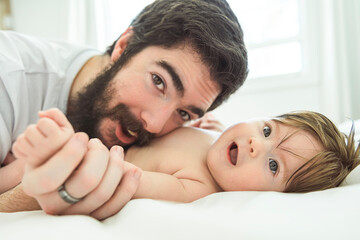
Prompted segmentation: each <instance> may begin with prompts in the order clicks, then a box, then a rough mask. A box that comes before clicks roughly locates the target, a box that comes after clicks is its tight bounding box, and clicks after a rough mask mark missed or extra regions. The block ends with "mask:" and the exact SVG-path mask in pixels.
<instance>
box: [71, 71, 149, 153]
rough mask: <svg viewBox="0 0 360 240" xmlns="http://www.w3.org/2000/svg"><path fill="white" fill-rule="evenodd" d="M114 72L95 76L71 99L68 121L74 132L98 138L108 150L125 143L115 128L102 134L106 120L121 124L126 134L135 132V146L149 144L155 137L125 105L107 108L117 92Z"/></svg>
mask: <svg viewBox="0 0 360 240" xmlns="http://www.w3.org/2000/svg"><path fill="white" fill-rule="evenodd" d="M115 73H116V69H114V66H112V67H111V68H109V69H108V70H106V71H105V72H104V73H102V74H101V75H99V76H98V77H96V79H95V80H94V81H93V82H91V83H90V84H89V85H88V86H86V87H85V88H84V89H83V90H82V91H81V92H80V93H79V94H78V95H77V96H76V97H75V98H72V99H69V104H68V110H67V118H68V119H69V121H70V123H71V124H72V126H73V127H74V130H75V132H85V133H87V134H88V135H89V137H90V138H99V139H100V140H101V141H102V142H103V143H104V144H105V145H106V146H107V147H108V148H110V147H111V146H113V145H120V146H125V144H124V143H122V142H121V141H120V140H119V139H118V138H117V137H116V134H115V129H116V128H115V129H107V132H100V129H99V128H100V123H101V121H102V120H103V119H111V120H112V121H113V122H115V123H116V124H119V123H120V124H121V126H122V131H123V132H124V133H128V131H127V130H131V131H132V132H136V133H137V140H136V141H135V143H134V144H137V145H140V146H142V145H146V144H148V143H149V142H150V140H151V138H153V134H151V133H149V132H147V131H146V130H145V129H144V128H143V126H142V124H141V122H139V121H138V120H137V119H136V117H135V116H133V114H132V113H131V112H130V111H129V108H128V107H127V106H126V105H125V104H118V105H116V106H115V107H113V108H110V109H109V108H108V103H109V101H110V100H111V99H113V98H114V97H115V89H111V85H112V84H111V79H112V77H113V76H114V75H115ZM104 135H105V136H106V138H105V136H104ZM106 139H107V140H106ZM109 139H110V140H109Z"/></svg>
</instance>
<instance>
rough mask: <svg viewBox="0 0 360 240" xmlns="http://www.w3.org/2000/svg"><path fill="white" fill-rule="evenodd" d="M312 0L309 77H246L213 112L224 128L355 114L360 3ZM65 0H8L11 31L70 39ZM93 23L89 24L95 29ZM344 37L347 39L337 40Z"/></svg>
mask: <svg viewBox="0 0 360 240" xmlns="http://www.w3.org/2000/svg"><path fill="white" fill-rule="evenodd" d="M311 2H312V3H313V4H312V5H311V8H309V9H307V10H306V11H307V12H308V13H309V19H308V21H310V20H312V21H313V22H314V23H316V24H315V26H311V28H310V29H308V31H309V34H310V35H311V36H312V38H315V41H313V44H312V45H311V46H306V47H307V52H308V53H310V54H312V58H311V59H313V60H314V61H313V62H311V63H310V62H306V63H304V66H306V67H307V71H306V74H308V75H306V76H305V77H304V76H302V78H301V79H302V80H297V81H294V82H295V84H288V83H289V82H291V81H290V79H287V80H286V78H285V79H275V80H274V79H271V81H268V80H264V79H263V80H258V81H249V80H247V81H246V82H245V84H244V86H243V87H242V88H241V89H240V90H239V91H238V92H237V93H236V94H235V95H233V96H232V97H230V99H229V101H228V102H227V103H225V104H224V105H223V106H221V107H220V108H218V109H217V110H215V114H216V116H217V117H218V118H219V119H220V120H221V121H222V122H224V123H225V124H226V125H227V126H228V125H231V124H233V123H235V122H236V121H239V120H243V119H247V118H252V117H259V116H274V115H277V114H281V113H284V112H288V111H292V110H300V109H307V110H314V111H318V112H321V113H324V114H325V115H327V116H329V117H330V118H331V119H332V120H333V121H335V122H336V123H339V122H341V121H344V120H346V119H347V118H353V119H355V118H356V119H357V118H360V108H359V104H358V103H359V102H360V79H359V76H360V70H358V69H360V68H359V62H360V47H359V42H360V39H359V38H360V37H359V36H360V26H359V24H360V22H359V20H357V21H355V20H356V19H359V16H360V12H359V8H360V1H357V0H318V1H311ZM70 4H71V0H31V1H29V0H11V8H12V13H13V27H14V30H16V31H20V32H24V33H28V34H32V35H38V36H42V37H49V38H57V39H63V40H69V39H70V38H69V26H70V25H71V24H72V23H70V21H69V15H70V13H69V6H70ZM354 9H357V10H355V11H354ZM347 10H349V11H350V10H351V13H349V14H348V11H347ZM122 11H126V7H125V5H124V8H122V9H119V14H121V12H122ZM311 18H313V19H311ZM69 24H70V25H69ZM92 24H93V23H92ZM92 24H89V25H91V26H88V27H89V28H91V27H94V26H93V25H92ZM123 30H124V29H121V30H119V31H123ZM119 33H120V32H119ZM344 36H347V37H346V38H345V39H341V38H344ZM313 40H314V39H313ZM292 77H293V76H292ZM299 79H300V78H299Z"/></svg>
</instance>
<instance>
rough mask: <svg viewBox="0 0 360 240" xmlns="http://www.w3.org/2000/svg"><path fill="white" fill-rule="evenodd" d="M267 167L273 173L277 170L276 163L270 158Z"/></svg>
mask: <svg viewBox="0 0 360 240" xmlns="http://www.w3.org/2000/svg"><path fill="white" fill-rule="evenodd" d="M269 168H270V171H271V172H272V173H273V174H275V173H276V172H277V170H278V163H277V162H276V161H275V160H272V159H270V160H269Z"/></svg>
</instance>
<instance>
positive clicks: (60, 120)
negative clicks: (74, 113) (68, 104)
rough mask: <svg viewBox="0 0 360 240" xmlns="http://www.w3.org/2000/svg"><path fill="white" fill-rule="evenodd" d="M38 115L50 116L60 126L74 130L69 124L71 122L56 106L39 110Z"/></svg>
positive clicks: (42, 116)
mask: <svg viewBox="0 0 360 240" xmlns="http://www.w3.org/2000/svg"><path fill="white" fill-rule="evenodd" d="M39 117H40V118H44V117H47V118H50V119H52V120H53V121H55V122H56V123H57V124H58V125H59V126H60V127H62V128H67V129H70V130H71V131H73V132H74V128H73V126H72V125H71V123H70V122H69V120H68V119H67V118H66V116H65V114H64V113H63V112H61V111H60V110H59V109H57V108H50V109H48V110H46V111H40V112H39Z"/></svg>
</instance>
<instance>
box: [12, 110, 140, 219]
mask: <svg viewBox="0 0 360 240" xmlns="http://www.w3.org/2000/svg"><path fill="white" fill-rule="evenodd" d="M39 116H40V117H41V119H40V120H39V122H38V123H37V124H36V125H32V126H30V127H29V128H28V129H27V130H26V131H25V133H24V134H23V135H21V136H20V137H19V139H18V140H17V142H16V143H15V144H14V146H13V152H14V153H15V155H16V157H18V158H20V159H24V160H25V161H26V164H27V165H26V170H25V175H24V178H23V182H22V188H23V190H24V192H25V193H26V194H28V195H29V196H31V197H33V198H35V199H36V200H37V201H38V203H39V205H40V207H41V208H42V209H43V210H44V211H45V212H47V213H49V214H85V215H91V216H94V217H95V218H97V219H104V218H107V217H109V216H111V215H113V214H115V213H116V212H118V211H119V210H120V209H121V208H122V207H123V206H124V205H125V204H126V203H127V202H128V201H129V200H130V199H131V198H132V196H133V195H134V193H135V191H136V189H137V186H138V184H139V178H140V175H141V170H140V169H138V168H137V167H135V166H133V165H132V167H127V168H125V169H124V164H125V162H124V155H123V149H122V148H121V147H119V146H114V147H112V148H111V149H110V151H109V150H108V149H107V148H106V147H105V146H104V145H103V144H102V142H101V141H100V140H98V139H91V140H90V141H89V138H88V136H87V135H86V134H85V133H76V134H74V132H73V128H72V126H71V124H70V123H69V122H68V120H67V119H66V117H65V115H64V114H63V113H61V112H60V111H59V110H57V109H51V110H48V111H46V112H42V113H40V114H39ZM61 185H64V186H65V189H66V191H67V192H68V193H69V194H70V195H71V196H73V197H75V198H82V200H81V201H79V202H78V203H75V204H69V203H67V202H65V201H64V200H63V199H62V198H61V197H60V195H59V193H58V188H59V187H60V186H61ZM18 210H19V209H18ZM20 210H21V209H20Z"/></svg>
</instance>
